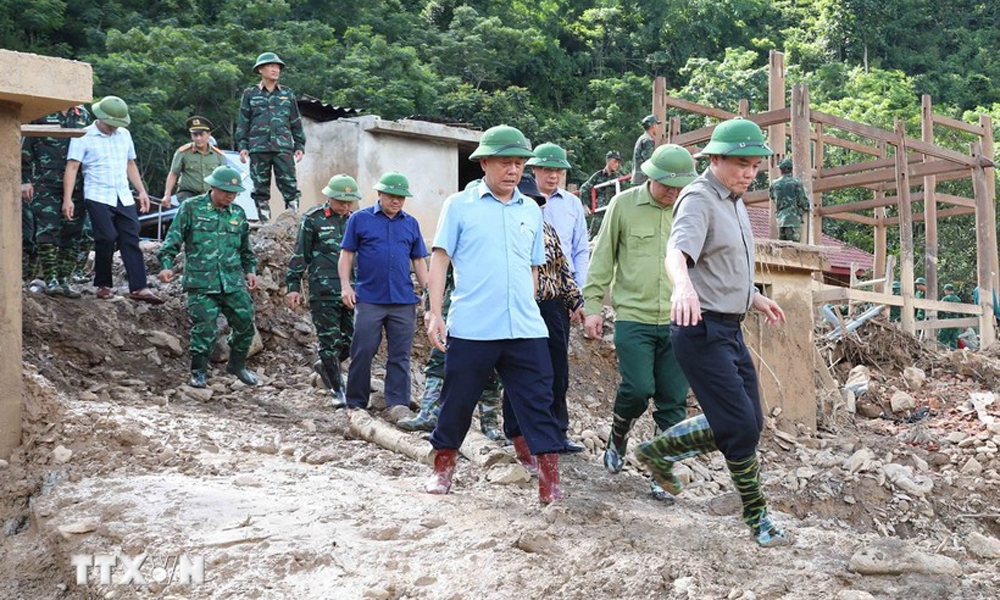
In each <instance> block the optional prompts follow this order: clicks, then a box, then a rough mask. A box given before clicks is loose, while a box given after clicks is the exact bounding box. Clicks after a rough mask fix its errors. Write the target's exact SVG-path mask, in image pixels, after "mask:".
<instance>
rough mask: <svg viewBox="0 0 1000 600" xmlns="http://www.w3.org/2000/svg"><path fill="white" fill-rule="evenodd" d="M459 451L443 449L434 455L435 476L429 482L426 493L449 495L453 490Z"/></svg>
mask: <svg viewBox="0 0 1000 600" xmlns="http://www.w3.org/2000/svg"><path fill="white" fill-rule="evenodd" d="M457 460H458V450H455V449H454V448H442V449H441V450H438V451H437V452H435V453H434V475H432V476H431V478H430V480H428V481H427V485H426V486H424V491H425V492H427V493H428V494H447V493H448V491H449V490H451V479H452V477H454V476H455V461H457Z"/></svg>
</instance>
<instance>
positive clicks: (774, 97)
mask: <svg viewBox="0 0 1000 600" xmlns="http://www.w3.org/2000/svg"><path fill="white" fill-rule="evenodd" d="M767 107H768V109H770V110H781V109H783V108H785V55H784V54H782V53H781V52H778V51H777V50H771V51H770V53H769V54H768V75H767ZM767 141H768V142H769V143H770V145H771V149H772V150H774V155H773V156H771V160H769V161H768V166H769V169H768V181H772V182H773V181H774V180H775V179H777V178H778V177H780V176H781V174H780V172H779V170H778V163H780V162H781V161H782V159H783V158H784V157H785V155H786V154H787V153H788V151H787V149H786V148H787V147H786V145H785V122H784V121H782V122H780V123H775V124H773V125H771V126H769V127H768V129H767ZM744 202H746V199H745V198H744ZM767 223H768V235H769V237H770V238H771V239H778V223H777V220H776V219H775V206H774V203H773V202H769V203H768V205H767Z"/></svg>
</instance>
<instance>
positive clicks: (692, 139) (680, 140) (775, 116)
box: [667, 97, 789, 149]
mask: <svg viewBox="0 0 1000 600" xmlns="http://www.w3.org/2000/svg"><path fill="white" fill-rule="evenodd" d="M674 100H675V99H671V98H669V97H668V98H667V103H668V104H669V103H670V102H672V101H674ZM727 114H731V113H727ZM737 116H739V115H733V117H737ZM727 118H732V117H727ZM788 119H789V109H787V108H782V109H780V110H769V111H767V112H762V113H757V114H756V115H750V116H749V117H747V120H749V121H753V122H754V123H756V124H758V125H760V126H761V127H769V126H771V125H773V124H775V123H784V122H785V121H787V120H788ZM713 131H715V125H709V126H707V127H702V128H700V129H695V130H694V131H688V132H687V133H683V134H681V135H679V136H677V139H676V140H674V143H675V144H679V145H681V146H684V147H685V148H688V149H690V147H691V146H694V145H696V144H700V143H702V142H705V141H708V140H709V139H710V138H711V137H712V132H713Z"/></svg>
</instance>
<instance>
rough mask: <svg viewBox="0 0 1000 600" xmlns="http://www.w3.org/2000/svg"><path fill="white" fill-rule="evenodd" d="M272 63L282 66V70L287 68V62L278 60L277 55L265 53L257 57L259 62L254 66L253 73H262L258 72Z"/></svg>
mask: <svg viewBox="0 0 1000 600" xmlns="http://www.w3.org/2000/svg"><path fill="white" fill-rule="evenodd" d="M272 63H274V64H276V65H281V68H282V69H284V68H285V62H284V61H283V60H281V59H280V58H278V55H277V54H275V53H274V52H264V53H262V54H261V55H260V56H258V57H257V62H256V63H255V64H254V66H253V72H254V73H260V71H258V70H257V69H259V68H261V67H263V66H264V65H269V64H272Z"/></svg>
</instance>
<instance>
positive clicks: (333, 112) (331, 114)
mask: <svg viewBox="0 0 1000 600" xmlns="http://www.w3.org/2000/svg"><path fill="white" fill-rule="evenodd" d="M296 102H297V103H298V105H299V112H300V113H302V116H303V117H308V118H310V119H312V120H314V121H319V122H320V123H325V122H327V121H336V120H337V119H342V118H344V117H353V116H356V115H358V114H359V113H360V112H361V109H358V108H349V107H346V106H333V105H331V104H327V103H326V102H323V101H322V100H320V99H319V98H314V97H313V96H310V95H308V94H302V95H301V96H299V97H298V99H297V100H296Z"/></svg>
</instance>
